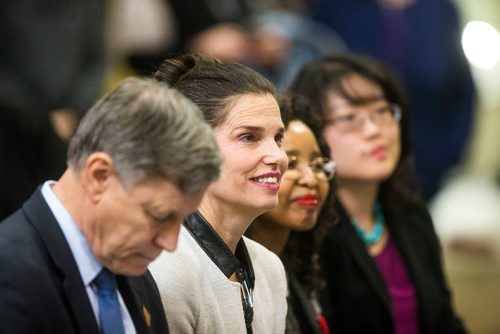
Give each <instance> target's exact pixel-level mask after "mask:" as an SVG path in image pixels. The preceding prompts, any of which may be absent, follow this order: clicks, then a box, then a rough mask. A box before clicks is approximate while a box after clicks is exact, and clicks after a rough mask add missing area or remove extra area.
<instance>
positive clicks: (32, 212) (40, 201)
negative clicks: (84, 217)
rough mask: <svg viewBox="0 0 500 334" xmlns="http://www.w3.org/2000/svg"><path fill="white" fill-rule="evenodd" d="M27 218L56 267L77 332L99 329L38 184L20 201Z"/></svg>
mask: <svg viewBox="0 0 500 334" xmlns="http://www.w3.org/2000/svg"><path fill="white" fill-rule="evenodd" d="M23 210H24V213H25V215H26V217H27V219H28V221H29V222H30V223H31V224H32V225H33V227H34V228H35V229H36V230H37V231H38V233H39V234H40V237H41V239H42V241H43V243H44V245H45V247H46V248H47V251H48V253H49V256H50V257H51V260H52V261H53V263H54V266H55V267H56V269H58V270H59V274H60V275H61V281H62V286H63V290H64V293H65V295H66V303H67V304H68V313H69V316H70V317H71V318H72V319H73V321H74V322H75V324H76V326H77V328H78V330H79V332H81V333H99V328H98V325H97V320H96V319H95V316H94V313H93V311H92V306H91V305H90V301H89V298H88V295H87V292H86V290H85V286H84V284H83V282H82V279H81V276H80V272H79V271H78V267H77V265H76V262H75V260H74V258H73V255H72V253H71V250H70V248H69V245H68V243H67V241H66V239H65V237H64V234H63V232H62V231H61V229H60V227H59V224H58V223H57V221H56V219H55V217H54V216H53V214H52V212H51V211H50V209H49V207H48V205H47V203H46V202H45V199H44V198H43V196H42V194H41V191H40V188H39V189H38V190H37V191H36V192H35V194H34V195H33V196H32V197H31V198H30V199H29V200H28V201H27V202H26V203H25V204H24V206H23Z"/></svg>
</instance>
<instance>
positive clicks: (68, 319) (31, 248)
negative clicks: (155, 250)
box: [0, 189, 168, 334]
mask: <svg viewBox="0 0 500 334" xmlns="http://www.w3.org/2000/svg"><path fill="white" fill-rule="evenodd" d="M117 282H118V286H119V290H120V293H121V295H122V297H123V299H124V301H125V304H126V305H127V308H128V311H129V313H130V315H131V317H132V320H133V322H134V324H135V327H136V329H137V333H144V334H146V333H168V328H167V322H166V319H165V314H164V312H163V307H162V304H161V301H160V296H159V293H158V290H157V288H156V285H155V284H154V281H153V280H152V277H151V276H150V275H149V273H147V274H146V275H144V276H140V277H135V278H131V277H124V276H117ZM148 323H150V326H148V325H147V324H148ZM0 333H9V334H12V333H23V334H26V333H37V334H43V333H47V334H54V333H64V334H72V333H82V334H83V333H85V334H90V333H99V329H98V325H97V321H96V319H95V316H94V313H93V311H92V307H91V305H90V301H89V298H88V296H87V293H86V290H85V286H84V284H83V282H82V279H81V276H80V273H79V271H78V268H77V265H76V262H75V260H74V258H73V255H72V253H71V250H70V248H69V246H68V243H67V242H66V239H65V238H64V235H63V233H62V231H61V229H60V228H59V225H58V223H57V221H56V220H55V218H54V216H53V215H52V212H51V211H50V209H49V207H48V206H47V203H46V202H45V200H44V198H43V196H42V194H41V191H40V189H38V190H37V191H36V192H35V194H34V195H33V196H32V197H31V198H30V199H29V200H28V201H27V202H26V203H25V204H24V206H23V208H22V209H20V210H18V211H16V212H15V213H14V214H13V215H12V216H10V217H9V218H7V219H6V220H4V221H3V222H2V223H0Z"/></svg>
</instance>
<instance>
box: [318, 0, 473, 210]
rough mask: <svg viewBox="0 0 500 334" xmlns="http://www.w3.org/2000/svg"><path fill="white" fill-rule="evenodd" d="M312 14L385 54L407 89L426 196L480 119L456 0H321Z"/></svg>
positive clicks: (369, 50) (357, 45)
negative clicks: (476, 111) (462, 44)
mask: <svg viewBox="0 0 500 334" xmlns="http://www.w3.org/2000/svg"><path fill="white" fill-rule="evenodd" d="M310 4H311V8H310V10H311V15H312V17H314V18H315V19H317V20H318V21H319V22H322V23H324V24H327V25H328V26H329V27H331V28H332V29H333V30H335V31H336V32H337V33H338V34H339V35H340V37H341V38H342V39H343V40H344V41H345V43H346V44H347V47H348V48H349V50H351V51H352V52H356V53H362V54H366V55H369V56H372V57H375V58H377V59H379V60H381V61H382V62H383V63H384V64H386V65H387V66H389V67H390V68H391V69H392V70H394V71H395V72H396V73H397V74H398V75H399V76H400V79H401V80H402V83H403V85H404V88H405V89H406V91H407V92H408V95H409V98H410V105H411V108H412V123H411V126H412V131H413V137H412V138H413V145H414V151H415V166H416V175H417V181H418V185H419V187H420V188H421V189H420V190H421V191H422V194H423V196H424V198H425V199H427V200H428V199H430V198H431V197H432V196H433V195H434V194H435V193H436V192H437V191H438V190H439V189H440V187H441V185H442V182H443V179H444V177H445V175H446V173H447V172H449V171H450V169H451V168H452V167H456V166H457V165H458V164H459V163H461V162H462V161H463V158H464V154H465V153H466V149H467V148H468V145H469V140H470V135H471V131H472V129H473V125H474V119H475V116H474V111H475V95H476V94H475V85H474V83H473V80H472V76H471V72H470V68H469V64H468V63H467V60H466V59H465V56H464V52H463V50H462V47H461V43H460V41H461V29H460V22H459V16H458V12H457V8H456V7H455V4H454V2H453V1H452V0H377V1H373V0H316V1H312V2H310Z"/></svg>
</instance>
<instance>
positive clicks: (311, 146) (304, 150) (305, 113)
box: [247, 94, 335, 334]
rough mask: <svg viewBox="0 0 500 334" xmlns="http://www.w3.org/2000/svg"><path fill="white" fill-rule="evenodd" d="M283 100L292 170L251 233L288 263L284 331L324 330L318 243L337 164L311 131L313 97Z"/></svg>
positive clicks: (328, 220) (328, 217) (329, 218)
mask: <svg viewBox="0 0 500 334" xmlns="http://www.w3.org/2000/svg"><path fill="white" fill-rule="evenodd" d="M279 105H280V109H281V115H282V119H283V122H284V124H285V127H286V130H285V137H284V139H283V144H282V148H283V150H284V151H285V152H286V154H287V155H288V169H287V170H286V171H285V173H284V174H283V177H282V179H281V187H280V190H279V191H278V206H277V207H276V208H275V209H273V210H271V211H268V212H266V213H264V214H263V215H261V216H259V217H258V218H257V219H256V220H255V221H254V222H253V223H252V225H251V226H250V228H249V230H248V231H247V236H249V237H250V238H252V239H254V240H255V241H257V242H259V243H261V244H262V245H264V246H266V247H267V248H268V249H270V250H271V251H273V252H274V253H276V254H277V255H279V256H280V258H281V260H282V261H283V264H284V265H285V269H286V272H287V276H288V286H289V295H288V313H287V325H286V331H285V332H286V333H318V334H325V333H328V332H329V331H328V325H327V324H326V321H325V318H324V317H323V315H322V313H321V308H320V307H319V303H318V299H317V298H318V292H319V289H320V287H321V285H322V281H321V279H320V276H319V272H318V269H319V264H318V253H317V248H318V245H319V244H320V241H321V238H322V236H323V235H324V232H325V230H326V228H327V227H328V226H330V225H331V224H332V223H333V222H334V219H335V216H334V214H333V212H334V211H333V207H332V201H328V200H327V196H328V194H329V188H330V185H329V183H330V180H331V179H332V178H333V174H334V171H335V165H334V163H333V162H332V161H330V159H329V158H326V157H325V156H328V155H329V152H328V148H327V145H326V143H324V141H323V140H322V139H321V137H320V138H319V140H317V139H316V137H315V135H314V133H313V131H312V130H311V128H315V127H316V128H319V127H320V126H321V125H320V122H321V120H319V119H318V118H317V117H314V115H313V114H311V113H310V111H309V109H310V104H309V101H307V99H305V98H303V97H299V96H295V95H291V94H289V95H285V96H282V97H281V98H280V99H279ZM311 116H312V117H311ZM306 123H307V124H306ZM318 142H319V143H318ZM322 208H323V209H322Z"/></svg>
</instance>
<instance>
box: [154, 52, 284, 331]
mask: <svg viewBox="0 0 500 334" xmlns="http://www.w3.org/2000/svg"><path fill="white" fill-rule="evenodd" d="M154 77H155V78H156V79H157V80H159V81H162V82H165V83H167V84H168V85H169V86H171V87H174V88H177V89H178V90H180V91H181V92H182V93H183V94H185V95H186V96H187V97H188V98H190V99H191V100H192V101H193V102H194V103H196V104H197V105H198V106H200V108H201V109H202V111H203V114H204V116H205V119H206V120H207V122H208V123H209V124H210V125H211V126H212V128H213V129H214V132H215V137H216V140H217V143H218V144H219V147H220V149H221V152H222V155H223V158H224V164H223V167H222V170H221V177H220V178H219V180H218V181H216V182H215V183H213V184H212V185H211V186H210V187H209V188H208V190H207V192H206V193H205V196H204V197H203V200H202V202H201V204H200V206H199V207H198V210H197V211H196V212H195V213H194V214H192V215H190V216H189V217H188V218H187V219H186V220H185V222H184V225H183V227H182V228H181V236H180V240H179V245H178V249H177V251H176V252H175V253H167V252H163V253H162V254H161V255H160V257H159V258H158V259H157V260H156V261H154V262H153V263H152V264H151V265H150V270H151V272H152V274H153V277H154V279H155V281H156V283H157V285H158V288H159V290H160V294H161V297H162V301H163V307H164V309H165V311H166V315H167V320H168V322H169V329H170V331H171V332H172V333H245V332H246V333H283V332H284V330H285V318H286V310H287V304H286V291H287V282H286V276H285V271H284V268H283V265H282V263H281V261H280V260H279V258H278V257H277V256H276V255H275V254H273V253H272V252H270V251H269V250H267V249H266V248H265V247H263V246H262V245H260V244H258V243H256V242H255V241H253V240H250V239H248V238H246V237H244V236H243V234H244V233H245V231H246V230H247V228H248V227H249V226H250V224H251V223H252V221H253V220H254V219H255V218H256V217H257V216H259V215H261V214H262V213H264V212H265V211H268V210H270V209H273V208H275V207H276V206H277V204H278V190H279V189H280V181H281V177H282V174H283V172H284V170H285V169H286V164H287V158H286V154H285V153H284V152H283V150H282V148H281V144H282V140H283V133H284V131H285V130H284V125H283V122H282V120H281V114H280V110H279V106H278V103H277V102H276V98H275V88H274V87H273V86H272V84H271V83H270V82H269V81H268V80H266V79H265V78H264V77H263V76H261V75H260V74H258V73H257V72H255V71H253V70H252V69H250V68H248V67H246V66H243V65H241V64H223V63H220V62H218V61H216V60H214V59H212V58H208V57H201V56H196V55H186V56H182V57H179V58H174V59H166V60H165V61H164V62H163V63H162V65H161V66H160V68H159V69H158V70H157V71H156V73H155V75H154Z"/></svg>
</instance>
